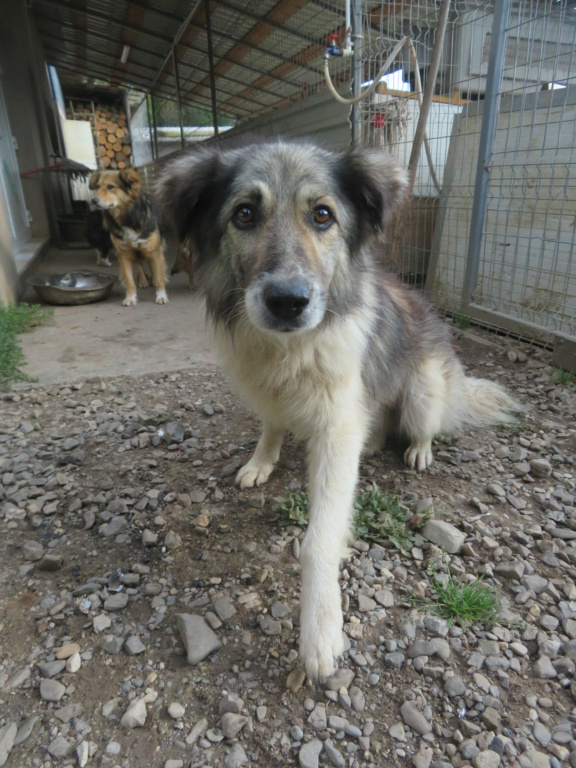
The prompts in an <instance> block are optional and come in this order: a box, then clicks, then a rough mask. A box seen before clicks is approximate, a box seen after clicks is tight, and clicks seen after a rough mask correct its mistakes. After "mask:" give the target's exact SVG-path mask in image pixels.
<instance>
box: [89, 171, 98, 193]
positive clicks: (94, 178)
mask: <svg viewBox="0 0 576 768" xmlns="http://www.w3.org/2000/svg"><path fill="white" fill-rule="evenodd" d="M99 183H100V173H99V171H94V173H93V174H92V175H91V176H90V179H89V180H88V189H96V187H97V186H98V184H99Z"/></svg>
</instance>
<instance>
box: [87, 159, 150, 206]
mask: <svg viewBox="0 0 576 768" xmlns="http://www.w3.org/2000/svg"><path fill="white" fill-rule="evenodd" d="M88 186H89V188H90V189H91V190H95V192H96V194H95V195H94V197H93V198H92V201H93V202H94V204H95V205H96V206H97V207H98V208H101V209H102V210H112V209H114V208H125V207H128V206H131V205H133V204H134V201H135V200H136V198H137V197H138V195H139V194H140V191H141V189H142V182H141V180H140V176H139V175H138V172H137V171H135V170H134V169H133V168H126V170H122V171H96V172H95V173H93V174H92V176H90V181H89V182H88Z"/></svg>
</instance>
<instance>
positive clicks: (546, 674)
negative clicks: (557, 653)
mask: <svg viewBox="0 0 576 768" xmlns="http://www.w3.org/2000/svg"><path fill="white" fill-rule="evenodd" d="M532 674H533V675H534V677H537V678H538V679H539V680H551V679H552V678H554V677H557V676H558V673H557V672H556V670H555V669H554V667H553V666H552V662H551V661H550V657H549V656H540V658H539V659H538V660H537V661H536V662H535V663H534V666H533V667H532Z"/></svg>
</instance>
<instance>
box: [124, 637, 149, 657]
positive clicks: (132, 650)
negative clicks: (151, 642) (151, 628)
mask: <svg viewBox="0 0 576 768" xmlns="http://www.w3.org/2000/svg"><path fill="white" fill-rule="evenodd" d="M124 650H125V651H126V653H127V654H128V655H129V656H137V655H138V654H139V653H144V651H145V650H146V646H145V645H144V643H143V642H142V640H140V638H139V637H138V636H137V635H130V637H128V638H126V642H125V643H124Z"/></svg>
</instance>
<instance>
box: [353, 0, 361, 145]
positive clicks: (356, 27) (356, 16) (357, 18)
mask: <svg viewBox="0 0 576 768" xmlns="http://www.w3.org/2000/svg"><path fill="white" fill-rule="evenodd" d="M352 40H353V41H354V70H353V71H354V80H353V81H352V95H353V97H354V98H355V99H357V98H358V96H360V93H361V91H362V76H363V73H364V66H363V62H362V47H363V45H362V44H363V42H364V38H363V36H362V0H353V9H352ZM350 123H351V127H352V146H353V147H356V146H358V144H359V143H360V104H353V105H352V108H351V110H350Z"/></svg>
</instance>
